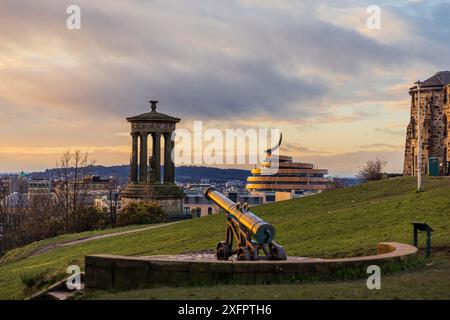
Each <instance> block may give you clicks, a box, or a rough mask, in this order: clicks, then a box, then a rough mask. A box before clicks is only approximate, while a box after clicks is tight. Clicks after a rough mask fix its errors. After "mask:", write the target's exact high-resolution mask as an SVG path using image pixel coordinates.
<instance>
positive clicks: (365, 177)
mask: <svg viewBox="0 0 450 320" xmlns="http://www.w3.org/2000/svg"><path fill="white" fill-rule="evenodd" d="M386 164H387V162H386V161H384V160H383V159H381V158H379V157H377V158H376V159H375V160H367V162H366V165H365V166H364V168H362V169H361V170H360V171H359V172H358V173H357V174H356V176H357V177H358V178H359V179H361V180H362V181H364V182H367V181H377V180H381V179H384V178H385V174H384V173H383V169H384V167H385V166H386Z"/></svg>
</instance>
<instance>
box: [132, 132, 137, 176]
mask: <svg viewBox="0 0 450 320" xmlns="http://www.w3.org/2000/svg"><path fill="white" fill-rule="evenodd" d="M131 137H132V142H131V168H130V170H131V183H137V180H138V170H137V169H138V167H137V166H138V164H137V162H138V160H137V153H138V151H137V150H138V134H137V133H136V132H133V133H132V134H131Z"/></svg>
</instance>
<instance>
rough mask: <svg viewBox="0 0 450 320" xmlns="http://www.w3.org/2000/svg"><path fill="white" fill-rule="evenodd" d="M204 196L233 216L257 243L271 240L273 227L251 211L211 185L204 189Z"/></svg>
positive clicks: (265, 242) (273, 231)
mask: <svg viewBox="0 0 450 320" xmlns="http://www.w3.org/2000/svg"><path fill="white" fill-rule="evenodd" d="M205 197H206V198H207V199H209V200H211V201H213V202H214V203H216V204H217V205H218V206H219V207H221V208H222V209H223V210H225V211H226V212H227V213H228V214H230V215H231V216H232V217H234V218H235V219H236V220H237V221H238V222H239V223H240V224H241V225H243V226H244V227H245V228H246V229H247V230H248V231H249V232H250V233H251V235H252V236H253V237H254V238H255V240H256V241H257V242H258V243H261V244H267V243H270V242H271V241H272V240H273V238H274V236H275V228H274V227H273V226H272V225H271V224H270V223H267V222H265V221H264V220H262V219H261V218H259V217H258V216H256V215H255V214H253V213H252V212H250V211H247V210H245V209H243V208H241V206H240V205H239V204H238V203H235V202H233V201H231V200H230V199H229V198H227V197H226V196H225V195H223V194H222V193H220V192H218V191H216V190H215V189H214V188H212V187H210V188H208V189H206V190H205Z"/></svg>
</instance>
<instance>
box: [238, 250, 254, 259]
mask: <svg viewBox="0 0 450 320" xmlns="http://www.w3.org/2000/svg"><path fill="white" fill-rule="evenodd" d="M237 258H238V260H240V261H245V260H252V257H251V255H250V251H249V250H248V248H246V247H244V248H240V249H239V250H238V253H237Z"/></svg>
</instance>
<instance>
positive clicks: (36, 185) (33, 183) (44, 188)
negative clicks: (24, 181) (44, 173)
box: [28, 179, 52, 194]
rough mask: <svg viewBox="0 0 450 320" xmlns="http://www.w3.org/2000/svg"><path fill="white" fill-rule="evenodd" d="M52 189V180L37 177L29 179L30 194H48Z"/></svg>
mask: <svg viewBox="0 0 450 320" xmlns="http://www.w3.org/2000/svg"><path fill="white" fill-rule="evenodd" d="M51 191H52V182H51V180H46V179H36V180H30V181H28V193H30V194H41V193H45V194H48V193H50V192H51Z"/></svg>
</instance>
